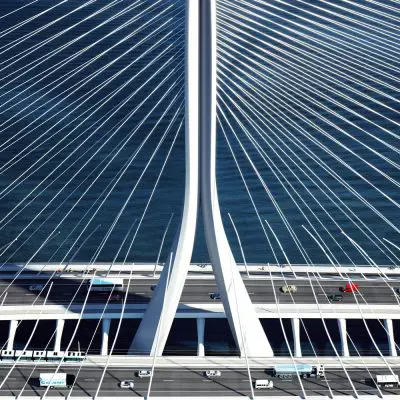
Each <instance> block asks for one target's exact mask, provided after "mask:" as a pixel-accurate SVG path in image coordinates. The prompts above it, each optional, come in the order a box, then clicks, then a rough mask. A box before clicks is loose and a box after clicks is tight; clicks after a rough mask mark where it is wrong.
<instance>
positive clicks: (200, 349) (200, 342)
mask: <svg viewBox="0 0 400 400" xmlns="http://www.w3.org/2000/svg"><path fill="white" fill-rule="evenodd" d="M205 325H206V319H205V318H197V355H198V356H199V357H204V356H205V350H204V330H205Z"/></svg>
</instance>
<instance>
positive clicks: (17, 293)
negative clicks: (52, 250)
mask: <svg viewBox="0 0 400 400" xmlns="http://www.w3.org/2000/svg"><path fill="white" fill-rule="evenodd" d="M10 282H11V280H9V279H1V280H0V304H3V305H23V304H30V305H31V304H33V303H35V304H37V305H40V304H42V303H43V301H44V299H45V296H46V294H47V289H45V290H44V291H43V292H42V294H41V295H38V293H35V292H31V291H29V286H30V285H32V284H45V283H46V282H47V281H46V280H44V279H43V280H40V279H35V280H34V281H32V280H30V279H18V280H16V281H15V282H14V283H13V284H12V285H11V286H9V285H10ZM52 282H53V287H52V289H51V292H50V294H49V296H48V300H47V304H59V305H64V306H65V305H68V304H69V303H70V301H71V300H72V299H73V303H72V304H82V303H83V301H84V299H85V297H86V294H87V289H86V286H87V285H86V281H83V283H82V280H80V279H75V280H74V279H73V278H72V277H71V278H68V279H65V278H63V279H59V278H58V279H53V280H52ZM244 282H245V285H246V287H247V290H248V292H249V295H250V298H251V300H252V301H253V303H259V304H268V303H269V304H276V301H275V297H274V294H273V288H272V285H274V288H275V293H276V296H277V298H278V301H279V303H287V304H290V303H293V299H294V301H295V302H296V303H298V304H315V297H314V294H313V289H314V292H315V295H316V296H317V298H318V303H320V304H321V303H325V304H328V303H329V300H328V298H327V295H329V294H334V293H340V292H339V288H340V287H341V286H343V285H344V282H341V281H339V280H318V281H317V280H313V281H312V285H310V282H309V281H308V280H306V279H290V280H286V282H285V281H283V280H279V279H273V280H272V281H271V280H270V279H268V278H267V279H259V278H258V279H248V278H244ZM81 283H82V285H81V287H79V285H80V284H81ZM124 283H125V286H127V284H128V280H127V279H124ZM156 283H157V280H156V279H137V278H135V279H132V280H131V285H130V288H129V296H128V303H130V304H146V303H148V302H149V300H150V298H151V295H152V293H153V292H152V290H151V286H152V285H155V284H156ZM286 283H287V284H290V285H296V287H297V292H296V293H295V294H293V299H292V297H291V296H290V295H289V294H284V293H282V292H281V291H280V288H281V287H282V286H283V285H285V284H286ZM358 283H359V285H360V289H359V290H360V293H359V294H356V296H357V301H358V302H359V304H363V303H365V302H366V303H368V304H399V302H400V298H399V296H398V295H397V294H396V293H394V291H393V290H392V289H391V288H390V286H388V284H387V283H385V282H383V281H381V280H362V281H361V280H360V281H358ZM392 285H393V286H392V287H393V288H395V289H397V288H398V287H400V284H398V283H395V282H394V283H393V284H392ZM217 291H218V290H217V286H216V283H215V281H214V279H189V280H187V281H186V284H185V287H184V290H183V294H182V297H181V303H185V304H191V303H192V304H193V303H198V304H202V303H218V302H220V300H212V299H211V298H210V295H211V294H212V293H215V292H217ZM5 293H7V294H6V295H5ZM106 300H107V294H104V293H103V294H102V293H91V294H90V296H89V300H88V303H89V304H104V303H105V302H106ZM111 303H112V304H118V303H121V300H113V301H112V302H111ZM340 303H343V304H355V303H356V300H355V296H354V294H353V293H343V300H342V301H341V302H340Z"/></svg>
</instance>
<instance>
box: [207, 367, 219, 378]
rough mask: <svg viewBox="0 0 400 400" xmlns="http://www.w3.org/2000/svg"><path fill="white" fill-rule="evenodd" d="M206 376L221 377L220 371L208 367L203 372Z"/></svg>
mask: <svg viewBox="0 0 400 400" xmlns="http://www.w3.org/2000/svg"><path fill="white" fill-rule="evenodd" d="M205 375H206V377H207V378H219V377H221V371H218V370H215V369H209V370H207V371H206V372H205Z"/></svg>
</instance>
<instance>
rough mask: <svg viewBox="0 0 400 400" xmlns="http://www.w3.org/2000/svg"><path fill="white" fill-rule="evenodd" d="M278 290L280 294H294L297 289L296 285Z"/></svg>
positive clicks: (285, 286)
mask: <svg viewBox="0 0 400 400" xmlns="http://www.w3.org/2000/svg"><path fill="white" fill-rule="evenodd" d="M280 290H281V292H282V293H296V292H297V287H296V285H284V286H282V287H281V289H280Z"/></svg>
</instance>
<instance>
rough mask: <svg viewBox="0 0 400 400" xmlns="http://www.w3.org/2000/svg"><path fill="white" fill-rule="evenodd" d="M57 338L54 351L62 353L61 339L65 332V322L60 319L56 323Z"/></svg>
mask: <svg viewBox="0 0 400 400" xmlns="http://www.w3.org/2000/svg"><path fill="white" fill-rule="evenodd" d="M56 324H57V325H56V338H55V340H54V351H58V352H59V351H61V338H62V334H63V330H64V324H65V320H63V319H58V320H57V321H56Z"/></svg>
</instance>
